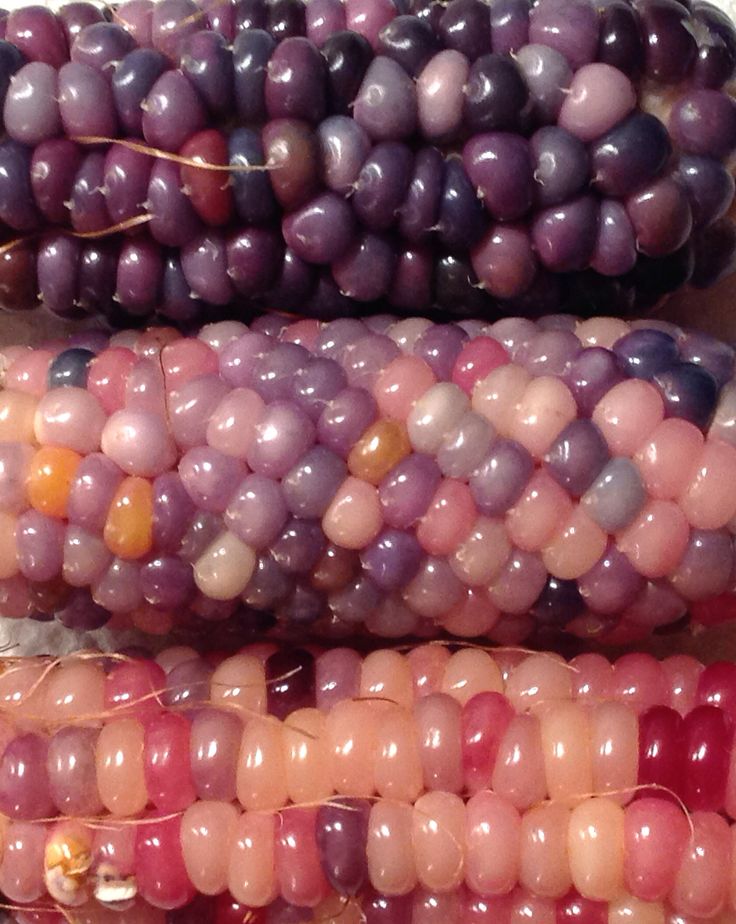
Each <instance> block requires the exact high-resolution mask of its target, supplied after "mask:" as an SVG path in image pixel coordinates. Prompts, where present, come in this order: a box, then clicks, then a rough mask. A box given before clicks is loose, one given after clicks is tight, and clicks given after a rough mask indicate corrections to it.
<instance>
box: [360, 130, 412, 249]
mask: <svg viewBox="0 0 736 924" xmlns="http://www.w3.org/2000/svg"><path fill="white" fill-rule="evenodd" d="M412 167H413V157H412V152H411V150H410V149H409V148H408V147H407V145H405V144H401V143H400V142H396V141H384V142H382V143H381V144H377V145H376V146H375V147H374V148H373V150H372V151H371V153H370V155H369V156H368V158H367V159H366V161H365V163H364V164H363V167H362V169H361V171H360V175H359V176H358V181H357V183H356V185H355V192H354V193H353V196H352V199H351V203H352V207H353V209H354V210H355V214H356V215H357V217H358V219H359V220H360V221H361V222H362V224H363V225H364V226H365V227H366V228H368V229H369V230H371V231H386V230H388V229H389V228H390V227H391V226H392V225H393V224H394V223H395V221H396V216H397V213H398V211H399V208H400V207H401V204H402V203H403V201H404V199H405V198H406V193H407V190H408V188H409V182H410V181H411V172H412Z"/></svg>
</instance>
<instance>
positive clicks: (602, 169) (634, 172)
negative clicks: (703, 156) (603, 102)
mask: <svg viewBox="0 0 736 924" xmlns="http://www.w3.org/2000/svg"><path fill="white" fill-rule="evenodd" d="M671 151H672V145H671V144H670V139H669V135H668V134H667V129H666V128H665V127H664V125H663V124H662V123H661V122H660V121H659V119H657V118H656V117H655V116H653V115H650V114H649V113H647V112H635V113H633V114H632V115H630V116H629V117H628V118H627V119H625V120H624V121H623V122H621V123H619V124H618V125H617V126H616V127H615V128H613V129H611V131H610V132H609V133H608V134H607V135H604V136H603V137H602V138H600V139H599V140H598V141H596V142H595V143H594V144H593V145H592V147H591V150H590V159H591V171H592V174H593V181H594V183H595V185H596V187H597V188H598V189H599V190H600V191H601V192H603V193H605V195H607V196H616V197H623V196H627V195H629V193H631V192H633V191H634V190H635V189H637V187H639V186H642V185H643V184H644V183H646V182H648V181H649V180H651V179H653V178H654V177H655V176H656V175H657V174H658V173H659V172H660V170H661V169H662V168H663V167H664V165H665V164H666V163H667V160H668V158H669V156H670V153H671Z"/></svg>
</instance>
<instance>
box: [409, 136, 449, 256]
mask: <svg viewBox="0 0 736 924" xmlns="http://www.w3.org/2000/svg"><path fill="white" fill-rule="evenodd" d="M444 173H445V161H444V158H443V157H442V155H441V154H440V152H439V151H438V150H437V148H421V149H420V150H419V151H417V154H416V156H415V158H414V175H413V176H412V178H411V182H410V183H409V189H408V190H407V193H406V197H405V198H404V202H403V204H402V206H401V208H400V209H399V230H400V231H401V235H402V237H404V238H406V240H407V241H408V242H409V243H411V244H417V243H419V242H420V241H423V240H425V239H427V238H428V237H429V236H430V234H431V233H432V230H433V228H434V226H435V224H436V223H437V217H438V214H439V202H440V196H441V194H442V188H443V181H444Z"/></svg>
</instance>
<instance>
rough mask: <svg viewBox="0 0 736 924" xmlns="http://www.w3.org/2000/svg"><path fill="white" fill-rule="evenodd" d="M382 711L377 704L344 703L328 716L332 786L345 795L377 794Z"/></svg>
mask: <svg viewBox="0 0 736 924" xmlns="http://www.w3.org/2000/svg"><path fill="white" fill-rule="evenodd" d="M378 721H379V710H377V709H376V707H375V705H374V704H373V703H370V702H367V701H361V700H349V699H346V700H343V701H342V702H340V703H337V705H335V706H334V707H333V708H332V709H331V710H330V711H329V713H328V714H327V725H326V736H327V742H328V749H329V767H330V772H331V774H332V787H333V789H334V790H335V792H337V793H338V794H339V795H341V796H356V797H361V798H368V797H369V796H372V795H373V786H374V782H373V754H374V751H375V743H376V730H377V727H378Z"/></svg>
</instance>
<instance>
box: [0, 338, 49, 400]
mask: <svg viewBox="0 0 736 924" xmlns="http://www.w3.org/2000/svg"><path fill="white" fill-rule="evenodd" d="M53 358H54V354H53V353H52V352H51V351H50V350H42V349H39V350H32V349H30V347H28V348H27V349H26V350H25V351H24V352H23V353H19V354H18V355H17V356H15V357H13V358H12V359H11V361H10V364H9V365H8V368H7V369H6V370H5V380H4V383H3V384H4V387H5V388H7V389H8V390H9V391H22V392H25V393H26V394H29V395H35V396H36V397H37V398H40V397H41V395H44V394H45V393H46V388H47V385H48V375H49V366H50V365H51V360H52V359H53Z"/></svg>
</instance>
